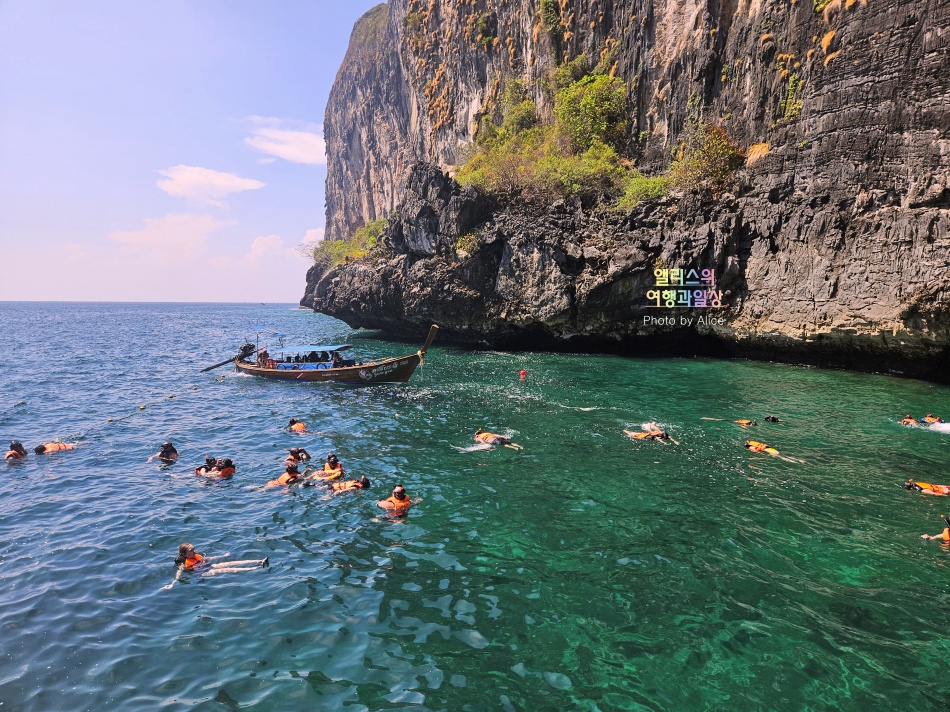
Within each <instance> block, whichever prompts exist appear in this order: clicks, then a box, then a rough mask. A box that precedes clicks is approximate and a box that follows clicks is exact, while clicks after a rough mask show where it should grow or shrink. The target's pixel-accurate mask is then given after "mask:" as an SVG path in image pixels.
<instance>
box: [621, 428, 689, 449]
mask: <svg viewBox="0 0 950 712" xmlns="http://www.w3.org/2000/svg"><path fill="white" fill-rule="evenodd" d="M641 427H642V428H643V430H641V431H640V432H637V431H635V430H624V431H623V434H624V435H626V436H627V437H628V438H630V439H631V440H656V441H657V442H661V443H663V444H664V445H665V444H666V442H665V441H666V440H669V441H671V442H674V443H676V444H677V445H679V443H678V442H676V441H675V440H673V438H671V437H670V434H669V433H668V432H666V431H665V430H663V429H661V428H660V426H659V425H657V424H656V423H644V424H643V425H642V426H641Z"/></svg>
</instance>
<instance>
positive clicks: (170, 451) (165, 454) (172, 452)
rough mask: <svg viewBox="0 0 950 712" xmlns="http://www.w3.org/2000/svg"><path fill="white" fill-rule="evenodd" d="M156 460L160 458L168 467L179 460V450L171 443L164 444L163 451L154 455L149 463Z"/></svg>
mask: <svg viewBox="0 0 950 712" xmlns="http://www.w3.org/2000/svg"><path fill="white" fill-rule="evenodd" d="M155 458H158V459H159V460H161V461H162V462H164V463H165V464H166V465H171V464H172V463H174V462H176V461H177V460H178V450H176V449H175V446H174V445H172V444H171V443H170V442H164V443H162V448H161V450H159V451H158V452H156V453H155V454H154V455H152V456H151V457H150V458H149V459H148V461H149V462H151V461H152V460H154V459H155Z"/></svg>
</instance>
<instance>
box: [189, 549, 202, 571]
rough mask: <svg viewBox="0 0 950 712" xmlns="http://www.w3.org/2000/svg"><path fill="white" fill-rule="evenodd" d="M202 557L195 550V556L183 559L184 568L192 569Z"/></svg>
mask: <svg viewBox="0 0 950 712" xmlns="http://www.w3.org/2000/svg"><path fill="white" fill-rule="evenodd" d="M203 558H205V557H203V556H202V555H201V554H199V553H198V552H197V551H196V552H195V558H193V559H185V568H186V569H193V568H195V566H197V565H198V562H199V561H201V560H202V559H203Z"/></svg>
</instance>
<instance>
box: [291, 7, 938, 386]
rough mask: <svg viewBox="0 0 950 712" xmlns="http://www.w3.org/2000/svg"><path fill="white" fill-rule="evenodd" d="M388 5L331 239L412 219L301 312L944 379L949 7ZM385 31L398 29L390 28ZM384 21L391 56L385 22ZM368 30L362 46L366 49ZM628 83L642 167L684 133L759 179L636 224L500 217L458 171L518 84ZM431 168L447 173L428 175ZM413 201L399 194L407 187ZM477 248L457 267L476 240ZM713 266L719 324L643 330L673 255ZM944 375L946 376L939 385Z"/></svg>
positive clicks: (354, 100) (345, 141) (377, 17)
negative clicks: (510, 83) (459, 181)
mask: <svg viewBox="0 0 950 712" xmlns="http://www.w3.org/2000/svg"><path fill="white" fill-rule="evenodd" d="M815 2H816V4H817V5H819V6H820V7H821V8H822V9H821V11H820V12H819V11H816V6H815V4H813V3H812V2H807V1H804V0H803V1H800V2H768V3H766V2H758V0H739V1H738V2H735V1H732V0H719V1H717V0H710V1H708V2H695V1H693V0H684V1H673V0H668V1H667V0H656V1H655V2H647V1H646V0H620V1H618V2H608V1H607V0H550V1H548V0H546V1H545V2H542V3H538V2H537V1H536V0H534V1H532V0H510V1H507V2H503V1H499V0H425V2H423V1H422V0H392V1H391V2H390V3H389V5H388V6H380V7H379V8H376V9H374V10H373V11H371V12H370V13H368V14H367V16H365V17H364V18H363V19H361V20H360V22H359V23H358V24H357V26H356V28H355V29H354V34H353V39H352V40H351V47H350V51H349V52H348V54H347V60H346V62H345V64H344V67H343V68H341V70H340V74H339V75H338V77H337V82H336V85H335V86H334V89H333V94H332V96H331V101H330V103H329V104H328V107H327V117H326V122H325V130H326V131H327V141H328V168H329V175H328V180H327V224H328V228H329V234H330V235H331V236H332V237H341V236H344V235H346V234H348V232H349V231H350V230H352V229H353V228H355V227H357V226H358V225H360V224H362V223H363V222H365V221H368V220H371V219H375V218H378V217H387V216H389V215H390V214H391V213H392V211H393V210H397V208H398V210H397V212H396V214H395V220H393V222H392V224H391V226H390V229H389V233H388V235H387V245H388V246H389V248H390V254H389V256H388V257H387V258H386V259H383V260H381V261H377V262H373V263H359V264H355V265H350V266H344V267H338V268H336V269H334V270H332V271H330V272H329V273H327V274H323V273H322V271H321V270H313V271H311V274H310V276H309V277H308V287H307V294H306V295H305V297H304V299H303V301H302V303H303V304H306V305H308V306H313V307H314V308H316V309H318V310H320V311H324V312H326V313H329V314H333V315H335V316H340V317H341V318H343V319H344V320H346V321H348V322H349V323H351V324H353V325H360V326H375V327H382V328H386V329H388V330H391V331H394V332H398V333H407V334H408V333H410V332H411V333H413V334H417V333H421V329H420V327H421V326H422V325H423V324H424V323H426V322H427V321H428V320H430V319H436V320H437V321H439V322H440V323H442V324H443V326H444V327H445V328H446V331H447V332H448V334H449V335H452V336H455V337H456V338H458V339H461V340H468V341H484V342H488V343H496V344H506V343H507V344H512V345H524V344H528V343H534V344H540V343H545V344H546V345H548V346H555V345H558V344H561V343H563V342H565V341H569V342H571V343H572V345H573V346H574V347H578V346H581V347H583V346H585V345H586V346H590V347H594V348H602V347H604V346H605V345H607V344H620V345H622V346H624V347H625V348H631V349H636V348H641V347H642V348H648V349H657V348H666V347H668V346H671V345H675V346H676V348H678V349H681V350H682V349H685V348H689V349H690V350H693V351H696V350H706V351H712V352H718V353H734V354H746V355H752V356H764V357H771V358H785V359H794V360H805V361H813V362H819V363H835V364H841V365H847V366H853V367H857V368H869V369H881V368H884V369H888V368H896V369H899V370H903V371H905V372H909V373H919V374H923V375H929V376H931V377H938V378H939V377H941V374H942V373H943V370H944V369H943V365H944V363H945V361H946V358H947V356H948V353H950V351H948V345H950V3H946V2H940V1H939V0H905V1H898V0H833V1H832V2H826V1H825V0H815ZM383 20H384V21H383ZM370 25H372V27H373V33H374V34H372V38H371V41H368V40H366V39H365V37H366V35H367V34H370V33H368V32H366V31H364V30H366V29H367V28H368V26H370ZM358 35H359V37H358ZM580 53H584V54H586V55H587V56H588V57H591V58H592V59H594V60H598V59H599V60H600V61H602V62H604V63H606V64H607V65H608V66H609V67H610V71H611V72H613V73H614V74H615V76H618V77H622V78H623V79H624V80H625V82H626V84H627V88H628V92H629V96H630V98H631V101H630V117H629V118H630V120H629V122H628V145H627V148H628V153H629V154H630V155H632V156H634V157H635V158H637V159H638V161H639V166H640V167H641V169H642V170H650V169H654V170H661V169H663V168H665V167H666V166H667V164H668V162H669V159H670V155H671V152H672V150H673V149H674V148H675V147H676V145H677V142H678V139H679V136H680V134H681V132H682V130H683V128H684V126H685V125H686V123H687V120H688V118H689V117H691V116H693V117H695V116H699V117H701V118H703V119H704V120H709V121H713V122H716V123H719V124H721V125H722V126H724V127H725V128H726V130H727V131H728V132H729V134H730V135H731V136H733V137H734V138H735V139H736V140H737V141H739V143H740V144H741V145H742V146H743V147H744V148H746V149H747V150H749V162H748V164H747V166H746V167H745V168H744V169H742V170H741V171H740V172H739V173H738V174H737V175H736V178H735V184H734V187H733V189H732V191H731V193H728V194H726V195H722V196H713V195H711V194H709V193H708V192H704V191H702V190H698V191H693V192H691V193H688V194H685V195H682V196H676V197H671V198H667V199H664V200H663V201H661V202H660V203H658V204H652V205H641V206H638V208H637V209H635V210H634V211H633V212H632V213H631V214H629V215H626V216H619V217H618V216H612V215H609V214H607V213H604V212H602V211H591V210H584V209H583V208H582V207H581V206H579V205H572V204H564V203H561V204H558V205H556V206H550V207H547V208H545V209H543V210H542V209H539V208H537V207H532V206H527V205H520V206H519V205H498V204H492V203H491V202H489V201H488V200H487V199H486V198H485V197H483V196H478V195H476V194H474V193H473V192H472V191H470V190H467V191H461V190H460V189H459V188H458V186H455V185H453V184H452V183H451V181H449V180H448V179H447V178H446V177H445V176H444V175H441V173H440V171H439V170H438V169H437V167H441V168H443V169H446V168H448V167H450V166H451V165H452V164H454V163H455V162H456V161H457V160H458V151H459V147H460V145H462V144H464V143H466V142H468V141H470V140H471V138H472V134H473V131H474V128H475V126H476V125H477V121H478V118H479V117H480V116H481V115H483V114H494V113H495V112H497V99H498V92H499V86H500V85H501V84H503V83H504V81H505V80H506V78H510V77H518V78H521V79H522V80H524V84H525V86H527V87H529V90H530V91H531V93H532V96H533V98H534V99H535V101H536V102H537V103H538V105H539V107H540V108H541V111H542V113H545V112H547V113H549V112H550V109H551V107H550V105H549V104H550V97H549V94H548V93H547V92H545V90H544V86H545V79H546V77H547V76H548V75H549V73H550V71H551V69H552V67H553V66H554V65H555V64H556V62H558V61H560V60H562V59H564V58H570V57H573V56H576V55H578V54H580ZM417 159H421V160H424V161H426V162H428V163H430V164H435V165H434V166H419V167H418V168H417V170H416V171H415V172H414V173H411V174H410V171H411V169H412V166H413V165H414V163H415V161H416V160H417ZM400 186H402V187H400ZM473 229H474V230H475V231H476V232H477V233H478V234H479V235H481V238H480V244H479V246H478V247H477V248H472V249H471V254H467V253H460V252H457V251H456V249H455V248H456V246H457V244H456V243H457V240H458V238H459V237H460V236H461V235H463V234H465V233H466V232H468V231H470V230H473ZM657 259H660V260H661V261H662V262H663V264H665V265H669V266H674V267H684V268H690V267H697V268H698V267H707V268H711V269H715V270H716V272H717V274H718V275H719V279H720V283H721V287H722V289H723V290H724V293H725V301H726V306H725V307H724V309H723V310H721V311H719V312H717V317H722V318H724V320H725V321H724V323H723V324H721V325H720V324H712V325H705V324H704V325H702V326H698V327H697V325H696V324H697V319H698V316H699V315H701V313H702V311H703V310H693V311H680V312H675V313H677V314H678V315H679V314H680V313H681V314H683V315H686V316H687V317H692V318H693V323H692V326H690V327H688V328H686V329H679V328H676V329H670V328H668V327H665V326H660V325H656V324H652V323H646V324H645V323H644V319H643V317H644V316H649V315H651V314H658V312H657V311H656V310H654V311H653V312H651V311H650V310H649V306H648V303H647V300H646V296H645V294H646V292H647V291H648V290H649V289H650V288H651V287H652V284H653V267H654V265H655V264H656V260H657ZM942 377H943V378H946V376H942Z"/></svg>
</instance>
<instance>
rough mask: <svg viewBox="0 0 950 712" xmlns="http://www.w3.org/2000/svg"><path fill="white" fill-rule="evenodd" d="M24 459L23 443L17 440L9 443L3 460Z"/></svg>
mask: <svg viewBox="0 0 950 712" xmlns="http://www.w3.org/2000/svg"><path fill="white" fill-rule="evenodd" d="M24 457H26V448H25V447H23V443H21V442H20V441H19V440H11V441H10V449H9V450H7V454H6V455H4V456H3V459H4V460H22V459H23V458H24Z"/></svg>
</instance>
